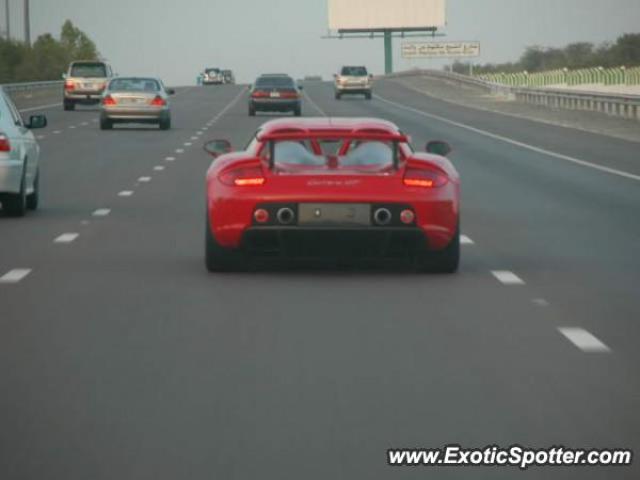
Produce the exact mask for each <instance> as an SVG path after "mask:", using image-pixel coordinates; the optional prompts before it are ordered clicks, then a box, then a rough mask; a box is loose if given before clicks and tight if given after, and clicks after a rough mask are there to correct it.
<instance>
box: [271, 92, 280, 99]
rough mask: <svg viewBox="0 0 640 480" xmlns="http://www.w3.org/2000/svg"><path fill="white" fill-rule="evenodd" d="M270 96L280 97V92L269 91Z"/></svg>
mask: <svg viewBox="0 0 640 480" xmlns="http://www.w3.org/2000/svg"><path fill="white" fill-rule="evenodd" d="M271 98H280V92H271Z"/></svg>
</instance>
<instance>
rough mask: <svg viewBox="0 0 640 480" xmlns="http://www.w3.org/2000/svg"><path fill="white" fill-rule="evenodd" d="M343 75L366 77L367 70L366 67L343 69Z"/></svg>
mask: <svg viewBox="0 0 640 480" xmlns="http://www.w3.org/2000/svg"><path fill="white" fill-rule="evenodd" d="M342 75H344V76H346V77H366V76H367V69H366V68H364V67H343V68H342Z"/></svg>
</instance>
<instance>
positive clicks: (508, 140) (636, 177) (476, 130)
mask: <svg viewBox="0 0 640 480" xmlns="http://www.w3.org/2000/svg"><path fill="white" fill-rule="evenodd" d="M374 97H375V98H376V99H377V100H380V101H381V102H384V103H387V104H389V105H393V106H394V107H396V108H400V109H403V110H407V111H409V112H413V113H417V114H418V115H422V116H424V117H427V118H433V119H435V120H438V121H440V122H442V123H446V124H448V125H453V126H454V127H459V128H463V129H465V130H468V131H470V132H474V133H477V134H479V135H483V136H485V137H489V138H493V139H494V140H499V141H501V142H504V143H508V144H510V145H515V146H516V147H520V148H523V149H525V150H530V151H532V152H535V153H540V154H543V155H547V156H549V157H553V158H557V159H558V160H565V161H567V162H571V163H575V164H577V165H581V166H583V167H587V168H592V169H594V170H599V171H601V172H605V173H610V174H612V175H618V176H619V177H624V178H628V179H631V180H636V181H639V182H640V175H634V174H632V173H629V172H624V171H622V170H617V169H615V168H609V167H605V166H603V165H599V164H597V163H591V162H587V161H585V160H580V159H579V158H574V157H570V156H568V155H563V154H561V153H556V152H552V151H550V150H545V149H544V148H539V147H535V146H533V145H529V144H528V143H523V142H518V141H517V140H513V139H511V138H508V137H503V136H502V135H497V134H495V133H491V132H487V131H486V130H481V129H479V128H475V127H472V126H471V125H466V124H464V123H460V122H454V121H453V120H449V119H448V118H444V117H441V116H439V115H434V114H432V113H427V112H423V111H422V110H418V109H417V108H413V107H408V106H407V105H402V104H401V103H397V102H393V101H391V100H387V99H386V98H383V97H381V96H380V95H374Z"/></svg>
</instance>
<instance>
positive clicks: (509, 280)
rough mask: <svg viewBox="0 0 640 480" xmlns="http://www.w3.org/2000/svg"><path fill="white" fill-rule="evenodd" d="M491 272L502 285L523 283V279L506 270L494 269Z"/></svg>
mask: <svg viewBox="0 0 640 480" xmlns="http://www.w3.org/2000/svg"><path fill="white" fill-rule="evenodd" d="M491 274H492V275H493V276H494V277H496V278H497V279H498V281H499V282H500V283H502V284H504V285H524V280H522V279H521V278H520V277H519V276H517V275H516V274H515V273H513V272H509V271H508V270H494V271H492V272H491Z"/></svg>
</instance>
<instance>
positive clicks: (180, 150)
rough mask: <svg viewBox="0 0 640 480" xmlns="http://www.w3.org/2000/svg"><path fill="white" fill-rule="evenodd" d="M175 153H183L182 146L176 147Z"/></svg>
mask: <svg viewBox="0 0 640 480" xmlns="http://www.w3.org/2000/svg"><path fill="white" fill-rule="evenodd" d="M176 153H184V149H183V148H178V149H176Z"/></svg>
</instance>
